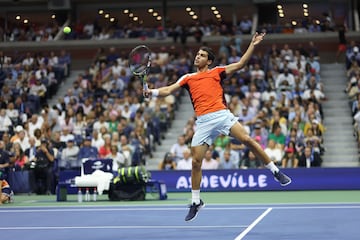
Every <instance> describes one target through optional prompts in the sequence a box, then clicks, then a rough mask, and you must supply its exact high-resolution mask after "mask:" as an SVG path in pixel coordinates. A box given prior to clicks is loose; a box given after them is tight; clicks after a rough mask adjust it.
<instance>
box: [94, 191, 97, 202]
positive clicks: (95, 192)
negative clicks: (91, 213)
mask: <svg viewBox="0 0 360 240" xmlns="http://www.w3.org/2000/svg"><path fill="white" fill-rule="evenodd" d="M96 198H97V190H96V187H95V188H94V192H93V201H94V202H96Z"/></svg>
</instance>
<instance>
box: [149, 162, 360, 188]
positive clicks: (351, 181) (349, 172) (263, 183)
mask: <svg viewBox="0 0 360 240" xmlns="http://www.w3.org/2000/svg"><path fill="white" fill-rule="evenodd" d="M284 172H286V174H288V175H289V176H291V178H292V183H291V184H290V185H288V186H286V187H281V186H280V185H279V183H277V182H276V181H275V180H274V178H273V176H272V175H271V172H270V171H269V170H267V169H249V170H211V171H210V170H207V171H203V179H202V184H201V189H202V190H203V191H208V192H210V191H212V192H216V191H268V190H360V168H296V169H284ZM151 174H152V175H151V178H153V179H156V180H162V181H164V182H165V183H166V185H167V189H168V192H185V191H190V189H191V184H190V171H151Z"/></svg>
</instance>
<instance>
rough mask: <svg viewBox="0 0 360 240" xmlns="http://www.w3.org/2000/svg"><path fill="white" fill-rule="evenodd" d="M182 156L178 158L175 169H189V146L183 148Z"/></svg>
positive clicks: (190, 162) (190, 164) (190, 165)
mask: <svg viewBox="0 0 360 240" xmlns="http://www.w3.org/2000/svg"><path fill="white" fill-rule="evenodd" d="M183 155H184V158H183V159H181V160H179V161H178V163H177V167H176V169H177V170H191V168H192V157H191V151H190V149H189V148H185V149H184V151H183Z"/></svg>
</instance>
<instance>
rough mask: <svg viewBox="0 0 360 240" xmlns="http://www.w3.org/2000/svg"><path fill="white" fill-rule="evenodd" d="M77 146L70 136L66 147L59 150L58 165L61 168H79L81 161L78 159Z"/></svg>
mask: <svg viewBox="0 0 360 240" xmlns="http://www.w3.org/2000/svg"><path fill="white" fill-rule="evenodd" d="M79 151H80V149H79V147H78V146H77V145H76V144H75V139H73V138H70V139H68V141H67V143H66V147H65V148H64V149H63V150H62V151H61V159H60V162H59V167H60V168H62V169H80V167H81V162H80V161H79V159H78V154H79Z"/></svg>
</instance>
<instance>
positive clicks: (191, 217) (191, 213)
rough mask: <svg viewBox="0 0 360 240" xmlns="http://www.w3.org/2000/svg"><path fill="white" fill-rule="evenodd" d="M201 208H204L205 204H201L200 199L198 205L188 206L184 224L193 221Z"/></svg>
mask: <svg viewBox="0 0 360 240" xmlns="http://www.w3.org/2000/svg"><path fill="white" fill-rule="evenodd" d="M202 207H205V204H204V202H203V201H202V200H201V199H200V203H199V204H195V203H193V204H191V205H190V206H189V212H188V214H187V215H186V217H185V221H186V222H190V221H192V220H194V219H195V218H196V217H197V215H198V213H199V210H200V209H201V208H202Z"/></svg>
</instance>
